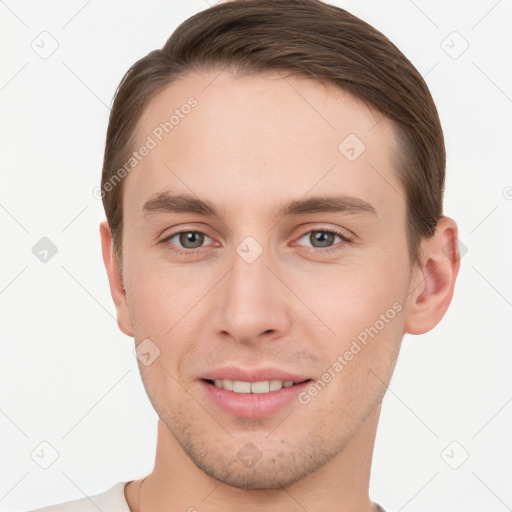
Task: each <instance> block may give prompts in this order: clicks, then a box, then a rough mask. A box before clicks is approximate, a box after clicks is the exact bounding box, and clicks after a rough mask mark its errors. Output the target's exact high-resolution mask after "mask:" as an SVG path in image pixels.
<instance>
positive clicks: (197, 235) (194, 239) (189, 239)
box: [160, 231, 211, 254]
mask: <svg viewBox="0 0 512 512" xmlns="http://www.w3.org/2000/svg"><path fill="white" fill-rule="evenodd" d="M205 238H207V239H209V240H211V238H210V237H209V236H208V235H207V234H206V233H203V232H202V231H179V232H178V233H173V234H172V235H169V236H168V237H166V238H164V239H163V240H162V241H161V242H160V243H162V244H168V245H175V246H176V247H170V248H171V249H172V250H173V251H176V252H178V253H184V254H188V253H189V252H197V250H196V249H200V248H201V246H202V245H203V243H204V241H205ZM174 239H176V241H175V242H173V240H174ZM180 247H181V249H185V250H181V249H180Z"/></svg>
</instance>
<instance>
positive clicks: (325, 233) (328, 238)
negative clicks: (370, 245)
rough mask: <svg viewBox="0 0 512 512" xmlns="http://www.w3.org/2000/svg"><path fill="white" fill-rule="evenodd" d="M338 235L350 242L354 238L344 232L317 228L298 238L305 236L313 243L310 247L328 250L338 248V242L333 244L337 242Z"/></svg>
mask: <svg viewBox="0 0 512 512" xmlns="http://www.w3.org/2000/svg"><path fill="white" fill-rule="evenodd" d="M336 237H337V238H339V239H340V240H341V241H343V242H345V243H348V244H350V243H351V242H352V240H351V239H350V238H348V237H347V236H346V235H345V234H344V233H340V232H338V231H333V230H328V229H316V230H312V231H307V232H306V233H304V234H303V235H302V236H301V237H300V238H299V239H298V240H299V241H300V240H302V239H304V238H305V239H306V240H307V241H308V242H310V243H311V245H310V247H312V248H313V249H314V250H315V251H320V252H328V251H331V250H336V249H337V248H338V247H336V245H338V244H336V245H333V244H335V242H336ZM342 245H345V244H342Z"/></svg>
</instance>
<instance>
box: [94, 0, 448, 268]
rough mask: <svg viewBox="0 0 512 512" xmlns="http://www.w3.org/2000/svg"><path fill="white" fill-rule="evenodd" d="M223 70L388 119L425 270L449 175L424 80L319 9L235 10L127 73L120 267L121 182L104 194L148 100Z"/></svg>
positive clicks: (380, 45) (295, 4)
mask: <svg viewBox="0 0 512 512" xmlns="http://www.w3.org/2000/svg"><path fill="white" fill-rule="evenodd" d="M219 68H220V69H223V68H225V69H236V70H237V71H239V72H242V73H248V74H251V73H258V72H266V71H287V72H293V73H295V74H297V75H299V76H301V77H304V78H315V79H318V80H322V81H324V82H327V83H331V84H335V85H337V86H338V87H340V88H342V89H344V90H345V91H347V92H348V93H350V94H352V95H353V96H354V97H356V98H358V99H359V100H362V101H363V102H364V103H365V104H366V105H368V106H369V107H373V108H374V109H376V110H377V111H378V112H380V113H381V114H383V115H384V116H385V117H386V118H388V119H390V120H391V121H392V123H393V124H394V126H395V127H396V133H397V147H398V148H399V151H398V159H397V168H396V172H397V176H398V178H399V181H400V182H401V184H402V185H403V187H404V189H405V200H406V204H407V214H406V221H407V242H408V250H409V257H410V260H411V262H412V263H413V265H419V264H420V263H421V262H420V250H419V249H420V242H421V239H422V238H424V237H430V236H432V235H433V234H434V233H435V228H436V225H437V222H438V220H439V218H440V217H441V216H442V203H443V193H444V179H445V165H446V153H445V147H444V139H443V132H442V128H441V123H440V120H439V116H438V113H437V109H436V107H435V104H434V101H433V99H432V96H431V94H430V92H429V90H428V87H427V85H426V83H425V81H424V80H423V78H422V76H421V75H420V74H419V72H418V71H417V70H416V68H415V67H414V66H413V65H412V64H411V62H410V61H409V60H408V59H407V58H406V57H405V56H404V55H403V53H402V52H401V51H400V50H399V49H398V48H397V47H396V46H395V45H394V44H393V43H392V42H391V41H390V40H389V39H387V38H386V37H385V36H384V35H383V34H382V33H380V32H379V31H378V30H376V29H375V28H373V27H372V26H371V25H369V24H368V23H366V22H364V21H362V20H361V19H359V18H357V17H356V16H354V15H352V14H350V13H349V12H347V11H345V10H343V9H341V8H338V7H335V6H332V5H328V4H326V3H323V2H322V1H320V0H232V1H228V2H225V3H220V4H217V5H216V6H214V7H211V8H209V9H206V10H204V11H201V12H199V13H197V14H195V15H194V16H192V17H190V18H188V19H187V20H186V21H184V22H183V23H182V24H181V25H179V27H178V28H177V29H176V30H175V31H174V33H173V34H172V35H171V36H170V37H169V39H168V40H167V42H166V43H165V45H164V46H163V48H162V49H159V50H154V51H152V52H150V53H148V54H147V55H146V56H145V57H143V58H141V59H140V60H138V61H137V62H136V63H135V64H133V65H132V66H131V67H130V69H129V70H128V71H127V72H126V74H125V75H124V77H123V79H122V80H121V83H120V84H119V86H118V88H117V90H116V94H115V97H114V102H113V106H112V111H111V113H110V119H109V125H108V130H107V137H106V146H105V155H104V161H103V170H102V178H101V191H102V192H101V195H102V198H103V206H104V208H105V213H106V217H107V220H108V223H109V225H110V228H111V231H112V238H113V246H114V252H115V255H116V258H117V261H118V262H119V264H120V266H121V267H122V228H123V215H122V207H123V200H122V195H123V183H124V179H123V180H121V181H120V182H119V184H118V185H117V186H110V187H106V185H107V184H108V183H111V184H112V179H113V178H114V177H116V176H115V175H116V172H117V171H118V170H120V168H121V167H122V166H123V164H124V163H125V162H127V161H128V160H129V158H130V156H131V155H130V153H131V152H133V149H134V148H133V144H134V140H135V134H136V128H137V122H138V121H139V119H140V117H141V115H142V113H143V111H144V109H145V108H146V107H147V105H148V103H149V102H150V101H151V99H152V98H153V97H154V96H155V95H156V94H157V93H158V92H160V91H161V90H162V89H164V88H165V87H167V86H168V85H169V84H170V83H171V82H174V81H176V80H178V79H179V78H180V76H182V75H184V74H185V73H186V72H191V71H199V72H201V71H210V70H213V69H219ZM340 142H341V141H340ZM107 190H108V193H107Z"/></svg>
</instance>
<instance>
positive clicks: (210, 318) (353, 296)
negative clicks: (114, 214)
mask: <svg viewBox="0 0 512 512" xmlns="http://www.w3.org/2000/svg"><path fill="white" fill-rule="evenodd" d="M217 75H218V72H215V73H211V74H208V73H204V74H190V75H188V76H186V77H184V78H183V79H180V80H179V81H176V82H175V83H173V84H172V85H170V86H169V87H168V88H167V89H165V90H164V91H162V92H161V93H160V94H159V95H157V96H156V97H155V98H154V99H153V100H152V101H151V103H150V104H149V106H148V108H147V109H146V111H145V112H144V114H143V116H142V117H141V119H140V122H139V125H138V130H137V143H136V147H137V148H139V147H141V146H142V145H144V144H146V145H147V146H148V147H149V146H153V147H151V148H150V150H149V151H148V152H147V154H146V156H144V158H142V159H141V161H140V163H138V165H137V166H136V168H134V169H133V170H132V171H131V173H130V174H129V175H128V176H127V178H126V182H125V189H124V196H123V197H124V199H123V200H124V205H123V218H124V228H123V284H124V287H125V291H126V302H127V312H126V315H127V319H128V320H127V323H129V324H130V325H131V329H130V333H131V332H133V336H134V337H135V341H136V344H137V345H140V344H141V343H145V344H146V345H144V346H145V347H146V348H148V347H150V350H149V353H150V354H151V355H150V356H148V362H150V364H142V363H141V362H139V366H140V371H141V375H142V379H143V382H144V385H145V388H146V391H147V393H148V396H149V398H150V400H151V402H152V404H153V406H154V408H155V410H156V412H157V413H158V415H159V417H160V418H161V420H162V421H163V422H164V424H165V425H166V426H167V428H168V429H169V431H170V433H172V435H173V436H174V438H175V439H176V440H177V442H178V443H179V444H180V445H181V447H182V448H183V450H184V451H185V453H186V454H187V455H188V456H189V457H190V459H191V460H192V461H193V462H194V463H195V465H196V466H197V467H199V468H201V469H202V470H203V471H204V472H205V473H207V474H209V475H211V476H214V477H215V478H216V479H218V480H220V481H222V482H224V483H227V484H230V485H232V486H236V487H246V488H269V487H280V486H284V485H289V484H291V483H293V482H296V481H298V480H299V479H301V478H303V477H305V476H306V475H308V474H309V473H311V472H314V471H316V470H317V469H319V468H320V467H322V466H323V465H324V464H326V463H327V462H328V461H330V460H331V459H333V458H334V457H336V456H338V455H339V454H340V453H342V451H343V450H344V448H345V447H346V446H347V445H348V443H349V442H350V441H351V440H352V439H353V438H354V436H355V435H356V434H357V433H358V431H359V430H360V428H361V426H362V425H363V424H364V422H365V420H366V419H367V418H368V417H369V416H370V415H371V414H372V413H374V412H375V410H376V409H377V408H378V407H379V404H380V401H381V399H382V396H383V394H384V392H385V388H386V385H387V383H388V382H389V379H390V377H391V374H392V371H393V368H394V365H395V362H396V358H397V356H398V352H399V347H400V343H401V339H402V336H403V333H404V325H405V311H406V298H407V294H408V292H409V289H410V283H411V269H410V262H409V258H408V251H407V240H406V234H405V233H406V223H405V222H406V221H405V219H406V205H405V201H404V196H405V192H404V190H403V188H402V186H401V185H400V183H399V182H398V180H397V178H396V174H395V168H394V159H393V158H394V157H393V155H394V151H395V134H394V132H393V129H392V127H391V125H390V124H388V123H387V122H386V121H385V120H380V122H378V118H379V116H378V115H376V114H374V113H372V112H371V111H370V110H369V109H368V108H367V107H366V106H365V105H364V104H362V103H360V102H359V101H357V100H356V99H354V98H353V97H351V96H350V95H348V94H346V93H344V92H343V91H341V90H334V89H333V88H332V87H330V88H328V87H326V86H325V85H322V84H319V83H318V82H315V81H313V80H306V79H303V78H292V77H286V79H284V78H282V77H280V76H279V75H274V74H265V75H252V76H244V77H240V76H238V77H237V76H234V75H232V74H231V73H229V72H228V71H224V72H223V73H222V74H220V75H218V76H217ZM190 97H193V98H194V99H193V100H190V99H189V98H190ZM187 104H188V105H189V106H190V107H184V106H185V105H187ZM176 109H177V110H176ZM173 112H175V113H176V115H175V118H174V120H173V121H172V129H171V128H169V126H167V132H168V133H167V132H166V130H165V129H163V128H162V125H161V123H165V121H168V120H169V118H170V116H171V115H172V114H173ZM164 126H165V125H164ZM158 127H160V129H158ZM148 137H150V138H151V139H152V141H153V143H154V144H153V143H151V142H149V139H148ZM159 139H161V140H159ZM166 195H180V196H181V197H180V198H175V199H174V200H173V199H169V198H166ZM185 196H188V198H187V197H185ZM132 330H133V331H132ZM144 340H146V341H144ZM148 340H149V341H148ZM140 346H141V347H142V346H143V345H140ZM155 354H158V357H156V358H154V357H155ZM214 381H217V386H216V385H215V382H214ZM230 381H235V382H234V383H233V382H231V384H230ZM283 381H292V382H294V384H293V385H292V386H289V382H285V383H284V386H285V387H281V386H282V382H283ZM212 382H213V383H212ZM254 382H259V384H255V385H254V386H252V383H254ZM218 386H223V387H222V388H221V387H218ZM251 386H252V387H251ZM232 387H234V388H235V389H234V390H230V388H232ZM226 388H227V389H226ZM271 388H272V390H270V389H271ZM279 388H280V389H279ZM250 389H252V390H253V391H254V392H252V393H248V391H249V390H250ZM258 391H268V393H259V392H258Z"/></svg>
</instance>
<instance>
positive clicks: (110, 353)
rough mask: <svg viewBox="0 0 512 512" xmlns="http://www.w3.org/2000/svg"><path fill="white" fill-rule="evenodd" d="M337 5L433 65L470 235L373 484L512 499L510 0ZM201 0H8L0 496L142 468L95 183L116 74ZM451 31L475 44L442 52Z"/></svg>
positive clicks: (137, 391) (391, 493)
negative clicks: (44, 242)
mask: <svg viewBox="0 0 512 512" xmlns="http://www.w3.org/2000/svg"><path fill="white" fill-rule="evenodd" d="M331 3H333V4H335V5H338V6H340V7H344V8H346V9H348V10H349V11H351V12H352V13H354V14H356V15H357V16H359V17H361V18H363V19H364V20H365V21H368V22H369V23H370V24H372V25H374V26H375V27H376V28H378V29H379V30H381V31H382V32H383V33H384V34H386V35H387V36H388V37H389V38H390V39H391V40H392V41H393V42H394V43H395V44H396V45H397V46H398V47H399V48H400V49H401V50H402V51H403V52H404V53H405V54H406V56H407V57H408V58H409V59H410V60H411V61H412V62H413V64H414V65H415V66H416V67H417V68H418V70H419V71H420V72H421V73H422V74H423V75H424V76H425V79H426V81H427V83H428V85H429V87H430V89H431V92H432V95H433V96H434V100H435V101H436V104H437V106H438V109H439V113H440V116H441V121H442V124H443V127H444V131H445V137H446V144H447V151H448V175H447V188H446V196H445V213H446V215H449V216H451V217H453V218H454V219H455V220H456V221H457V222H458V225H459V229H460V231H459V237H460V241H461V243H462V244H464V247H466V248H467V253H466V254H464V256H463V258H462V267H461V270H460V274H459V278H458V282H457V285H456V288H455V295H454V299H453V302H452V305H451V307H450V309H449V311H448V313H447V314H446V316H445V318H444V319H443V320H442V322H441V323H440V324H439V325H438V326H437V327H436V328H435V329H434V330H433V331H432V332H430V333H428V334H426V335H423V336H410V335H406V336H405V338H404V342H403V347H402V352H401V354H400V357H399V360H398V364H397V368H396V371H395V374H394V376H393V379H392V381H391V384H390V387H389V389H388V393H387V395H386V398H385V399H384V405H383V412H382V416H381V422H380V429H379V432H378V435H377V440H376V447H375V455H374V463H373V470H372V479H371V488H370V491H371V497H372V499H374V500H375V501H377V502H379V503H381V504H382V505H383V506H384V507H385V508H386V509H387V510H388V511H389V512H392V511H402V510H403V511H405V512H409V511H411V512H412V511H432V510H436V511H438V512H443V511H459V510H465V511H482V510H485V511H486V512H503V511H506V510H511V507H512V485H511V483H512V468H511V462H510V461H511V460H512V442H511V436H510V432H512V429H511V426H512V372H511V369H510V367H511V362H512V343H511V342H512V339H511V338H512V336H511V327H512V325H511V324H512V272H511V266H510V262H511V261H512V258H511V256H512V244H511V238H512V237H511V224H512V223H511V219H512V200H511V198H512V194H511V192H512V189H511V188H510V187H511V186H512V173H511V166H510V163H511V162H510V147H511V141H512V67H511V65H510V62H511V55H512V35H511V32H512V30H511V27H512V1H511V0H501V1H496V0H481V1H472V2H469V1H452V2H445V1H443V0H435V1H433V0H430V1H427V0H415V2H413V1H412V0H397V1H393V2H390V1H388V2H382V1H377V0H340V1H337V2H331ZM207 7H208V4H207V3H206V1H205V0H198V1H190V0H180V1H174V0H173V1H169V0H167V1H163V0H148V1H144V2H142V1H139V2H134V1H131V2H127V1H121V0H116V1H109V2H106V1H103V2H100V1H99V0H92V1H91V0H89V1H85V0H70V1H67V2H64V1H62V2H57V1H46V2H38V1H36V0H23V1H21V0H6V1H5V2H0V48H1V50H0V51H1V55H2V57H1V65H0V120H1V125H0V140H1V148H2V150H1V163H0V168H1V179H2V186H1V188H0V234H1V237H2V238H1V240H2V245H3V250H2V251H1V252H0V315H1V316H0V319H1V321H0V342H1V355H0V510H2V511H22V510H27V509H32V508H36V507H42V506H44V505H49V504H53V503H59V502H62V501H68V500H71V499H77V498H81V497H83V496H85V495H89V494H96V493H99V492H102V491H104V490H106V489H107V488H108V487H110V486H112V485H113V484H115V483H116V482H118V481H122V480H132V479H136V478H140V477H141V476H143V475H146V474H147V473H149V472H150V471H151V470H152V468H153V462H154V455H155V447H156V422H157V416H156V413H155V412H154V410H153V409H152V406H151V404H150V402H149V400H148V398H147V396H146V394H145V390H144V388H143V385H142V381H141V379H140V376H139V372H138V367H137V364H136V363H137V361H136V359H135V357H134V355H133V347H134V342H133V339H132V338H128V337H126V336H125V335H123V334H122V333H121V332H120V331H119V330H118V327H117V324H116V321H115V309H114V306H113V303H112V299H111V296H110V291H109V288H108V281H107V276H106V272H105V270H104V267H103V262H102V259H101V249H100V238H99V229H98V225H99V222H100V221H101V220H102V219H103V218H104V212H103V209H102V204H101V201H99V200H97V199H95V198H94V197H93V194H92V191H93V189H95V188H96V187H97V186H98V185H99V183H100V171H101V164H102V158H103V149H104V141H105V134H106V128H107V120H108V114H109V105H110V104H111V100H112V97H113V94H114V91H115V88H116V87H117V85H118V83H119V81H120V79H121V77H122V76H123V74H124V73H125V71H126V70H127V69H128V67H129V66H130V65H131V64H132V63H133V62H134V61H135V60H137V59H139V58H140V57H142V56H143V55H145V54H146V53H147V52H149V51H151V50H153V49H155V48H159V47H161V46H162V45H163V44H164V42H165V41H166V39H167V38H168V37H169V35H170V34H171V32H172V31H173V30H174V28H175V27H176V26H177V25H178V24H179V23H181V22H182V21H183V20H185V19H186V18H188V17H189V16H190V15H192V14H193V13H195V12H198V11H200V10H202V9H205V8H207ZM43 31H47V32H48V33H49V34H51V37H53V38H54V39H55V40H56V41H57V42H58V48H57V50H56V51H55V53H53V54H52V55H51V56H49V57H48V58H47V59H43V58H41V57H40V56H39V55H38V54H37V53H36V52H35V51H34V50H33V48H32V46H35V45H37V44H39V45H41V42H40V41H41V39H40V38H41V37H46V38H47V39H46V41H45V47H46V48H51V44H52V43H51V40H50V39H48V38H49V36H48V35H44V36H39V34H40V33H41V32H43ZM453 31H457V32H458V34H459V35H457V34H455V35H454V34H453ZM38 37H39V39H38ZM462 38H464V40H465V41H467V43H468V44H469V47H468V49H467V50H466V51H465V52H464V53H462V54H461V55H460V56H459V57H458V58H452V57H453V56H455V55H456V54H458V53H459V52H460V51H461V50H462V49H463V48H464V44H465V43H464V41H463V39H462ZM33 41H34V42H33ZM443 41H444V42H443ZM54 44H56V43H54ZM31 45H32V46H31ZM447 52H448V53H447ZM449 53H451V56H450V55H449ZM507 187H508V188H507ZM44 236H46V237H48V238H49V239H50V240H52V242H53V243H54V244H55V245H56V246H57V248H58V252H57V254H56V255H55V256H54V257H53V258H51V260H50V261H48V262H47V263H42V262H40V261H39V259H37V258H36V257H35V256H34V254H33V253H32V247H33V246H34V245H35V244H36V243H37V242H38V240H40V239H41V238H42V237H44ZM43 441H46V442H48V443H50V444H51V445H52V446H53V447H54V448H55V449H56V450H57V452H58V455H59V456H58V459H57V460H56V462H55V463H54V464H53V465H51V466H50V467H49V468H48V469H42V468H41V467H39V466H38V465H37V464H36V463H35V462H34V460H33V459H32V458H31V453H32V452H33V451H34V449H36V448H37V447H38V446H39V445H40V443H41V442H43ZM453 441H456V442H457V443H458V444H452V445H450V443H452V442H453ZM449 445H450V446H449ZM447 446H449V447H448V449H447V450H445V448H446V447H447ZM466 451H467V453H468V454H469V458H468V459H467V460H466V461H465V462H464V463H463V464H462V465H461V466H460V467H459V468H458V469H452V468H451V467H449V465H448V464H447V461H449V462H450V463H451V464H452V465H457V464H458V463H460V461H462V460H463V456H464V455H465V452H466ZM47 453H48V451H47ZM442 454H445V455H444V457H443V456H442Z"/></svg>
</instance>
